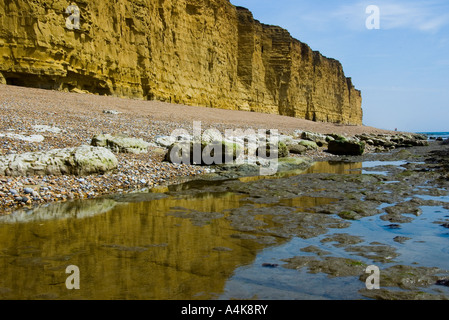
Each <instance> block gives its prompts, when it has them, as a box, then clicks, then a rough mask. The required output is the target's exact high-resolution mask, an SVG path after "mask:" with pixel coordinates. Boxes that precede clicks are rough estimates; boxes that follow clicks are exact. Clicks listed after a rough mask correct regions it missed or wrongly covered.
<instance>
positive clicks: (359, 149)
mask: <svg viewBox="0 0 449 320" xmlns="http://www.w3.org/2000/svg"><path fill="white" fill-rule="evenodd" d="M328 152H329V153H332V154H335V155H348V156H360V155H362V154H363V153H364V152H365V142H363V141H355V140H346V139H337V140H333V141H329V145H328Z"/></svg>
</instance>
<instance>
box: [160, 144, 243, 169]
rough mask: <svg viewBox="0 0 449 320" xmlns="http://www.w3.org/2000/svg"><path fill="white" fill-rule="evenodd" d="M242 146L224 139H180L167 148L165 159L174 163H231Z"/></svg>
mask: <svg viewBox="0 0 449 320" xmlns="http://www.w3.org/2000/svg"><path fill="white" fill-rule="evenodd" d="M242 150H243V149H242V147H241V146H240V145H239V144H237V143H230V142H226V141H213V142H210V143H208V142H205V141H201V142H200V141H181V142H176V143H174V144H172V145H171V146H170V147H169V148H168V152H167V153H166V155H165V160H166V161H168V162H171V163H176V164H181V163H183V164H194V165H216V164H224V163H231V162H233V161H234V160H236V159H237V158H238V156H239V155H240V152H242Z"/></svg>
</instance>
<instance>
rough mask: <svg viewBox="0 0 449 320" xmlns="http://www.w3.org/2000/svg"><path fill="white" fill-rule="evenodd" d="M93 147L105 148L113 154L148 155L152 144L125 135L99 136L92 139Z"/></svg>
mask: <svg viewBox="0 0 449 320" xmlns="http://www.w3.org/2000/svg"><path fill="white" fill-rule="evenodd" d="M91 145H92V146H96V147H105V148H108V149H110V150H112V151H113V152H123V153H134V154H140V153H147V152H148V147H149V146H150V144H149V143H148V142H146V141H144V140H142V139H137V138H131V137H127V136H125V135H117V136H112V135H110V134H99V135H96V136H94V137H93V138H92V142H91Z"/></svg>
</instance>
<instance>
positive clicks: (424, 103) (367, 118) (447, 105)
mask: <svg viewBox="0 0 449 320" xmlns="http://www.w3.org/2000/svg"><path fill="white" fill-rule="evenodd" d="M231 3H232V4H234V5H238V6H242V7H246V8H248V9H250V10H251V11H252V13H253V15H254V18H255V19H257V20H259V21H260V22H263V23H267V24H272V25H278V26H281V27H283V28H285V29H287V30H288V31H289V32H290V34H291V35H292V36H293V37H294V38H296V39H298V40H300V41H302V42H305V43H307V44H308V45H309V46H310V47H311V48H312V49H313V50H318V51H320V52H321V53H322V54H323V55H325V56H327V57H331V58H335V59H337V60H339V61H340V62H341V63H342V65H343V69H344V71H345V75H346V76H347V77H351V78H352V80H353V83H354V85H355V86H356V88H357V89H360V90H361V91H362V98H363V105H362V107H363V111H364V121H363V122H364V124H365V125H368V126H374V127H378V128H383V129H395V128H398V130H401V131H413V132H423V131H449V1H447V0H436V1H432V0H431V1H410V0H409V1H403V0H393V1H377V0H372V1H360V0H346V1H341V0H326V1H323V0H318V1H310V0H309V1H305V0H277V1H273V0H231ZM369 5H375V6H377V7H378V8H379V10H380V12H379V18H380V19H379V22H380V25H379V27H380V28H379V29H368V28H367V27H366V20H367V19H368V18H369V17H370V15H371V12H369V13H367V12H366V8H367V7H368V6H369Z"/></svg>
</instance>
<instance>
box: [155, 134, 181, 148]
mask: <svg viewBox="0 0 449 320" xmlns="http://www.w3.org/2000/svg"><path fill="white" fill-rule="evenodd" d="M176 141H177V139H176V137H172V136H157V137H156V140H155V143H156V144H157V145H159V146H161V147H164V148H168V147H170V146H171V145H172V144H173V143H175V142H176Z"/></svg>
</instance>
